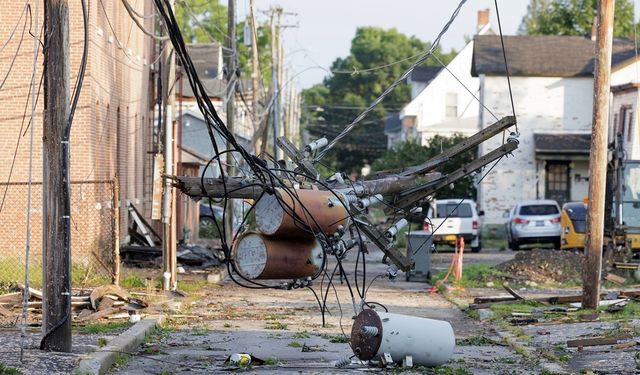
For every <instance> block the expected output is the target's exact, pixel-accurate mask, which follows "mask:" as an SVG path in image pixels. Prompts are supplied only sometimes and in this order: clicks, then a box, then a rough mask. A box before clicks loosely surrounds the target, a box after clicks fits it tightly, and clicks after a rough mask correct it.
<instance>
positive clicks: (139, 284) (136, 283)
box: [120, 275, 147, 289]
mask: <svg viewBox="0 0 640 375" xmlns="http://www.w3.org/2000/svg"><path fill="white" fill-rule="evenodd" d="M120 286H121V287H123V288H125V289H135V288H146V287H147V283H146V282H145V281H144V280H143V279H142V278H141V277H140V276H136V275H130V276H127V277H126V278H125V279H124V280H120Z"/></svg>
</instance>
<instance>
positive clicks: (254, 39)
mask: <svg viewBox="0 0 640 375" xmlns="http://www.w3.org/2000/svg"><path fill="white" fill-rule="evenodd" d="M255 7H256V4H255V0H250V1H249V8H250V12H251V91H252V95H253V103H252V112H253V121H254V122H255V123H254V124H253V130H254V131H255V132H258V130H259V129H260V122H259V121H258V119H259V113H258V100H259V99H260V96H259V95H258V79H259V78H260V70H259V68H258V64H259V60H258V25H257V23H256V8H255ZM254 137H256V135H255V134H254ZM259 150H260V145H258V142H256V143H255V154H256V155H258V154H260V151H259Z"/></svg>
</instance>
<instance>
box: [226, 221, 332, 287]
mask: <svg viewBox="0 0 640 375" xmlns="http://www.w3.org/2000/svg"><path fill="white" fill-rule="evenodd" d="M234 254H235V264H236V267H237V269H238V272H240V273H241V274H242V275H243V276H245V277H246V278H248V279H251V280H267V279H269V280H273V279H301V278H305V277H309V276H311V277H314V276H317V275H318V274H319V273H320V271H321V269H322V262H323V257H324V255H323V250H322V246H321V245H320V243H319V242H318V241H317V240H316V239H315V238H312V239H306V238H303V239H282V238H272V237H269V236H265V235H263V234H261V233H255V232H248V233H246V234H244V235H243V236H242V237H241V238H239V239H238V240H237V241H236V246H235V247H234Z"/></svg>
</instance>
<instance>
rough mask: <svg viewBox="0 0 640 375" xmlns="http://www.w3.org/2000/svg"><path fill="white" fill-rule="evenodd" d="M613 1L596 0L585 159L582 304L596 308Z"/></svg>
mask: <svg viewBox="0 0 640 375" xmlns="http://www.w3.org/2000/svg"><path fill="white" fill-rule="evenodd" d="M614 4H615V0H599V1H598V16H597V19H596V63H595V73H594V74H595V79H594V84H593V85H594V98H593V124H592V131H591V156H590V158H589V206H588V211H587V241H586V258H585V264H584V271H583V275H582V295H583V297H582V306H583V307H586V308H590V309H595V308H597V307H598V304H599V300H600V277H601V275H602V248H603V236H604V203H605V202H604V201H605V189H606V175H607V135H608V122H609V88H610V81H611V45H612V42H613V11H614Z"/></svg>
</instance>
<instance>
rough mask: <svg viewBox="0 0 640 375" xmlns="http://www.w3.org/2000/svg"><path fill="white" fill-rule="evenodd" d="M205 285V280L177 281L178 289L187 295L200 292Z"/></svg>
mask: <svg viewBox="0 0 640 375" xmlns="http://www.w3.org/2000/svg"><path fill="white" fill-rule="evenodd" d="M207 284H208V282H207V280H190V281H178V289H180V290H182V291H185V292H187V293H196V292H201V291H202V288H204V287H205V286H206V285H207Z"/></svg>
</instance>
